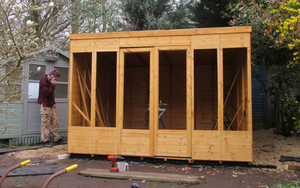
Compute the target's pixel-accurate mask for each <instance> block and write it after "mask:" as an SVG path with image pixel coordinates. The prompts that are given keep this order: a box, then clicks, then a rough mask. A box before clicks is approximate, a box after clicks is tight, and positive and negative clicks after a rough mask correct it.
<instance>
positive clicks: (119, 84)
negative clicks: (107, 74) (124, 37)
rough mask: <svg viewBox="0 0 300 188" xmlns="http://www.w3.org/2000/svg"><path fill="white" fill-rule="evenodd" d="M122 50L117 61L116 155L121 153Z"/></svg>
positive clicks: (122, 105) (122, 104)
mask: <svg viewBox="0 0 300 188" xmlns="http://www.w3.org/2000/svg"><path fill="white" fill-rule="evenodd" d="M124 52H125V51H124V50H122V49H121V50H120V51H119V53H118V62H117V105H116V106H117V108H116V109H117V110H116V125H117V129H118V134H117V135H118V137H117V138H118V155H121V150H122V137H121V132H122V129H123V111H124V63H125V62H124V61H125V54H124Z"/></svg>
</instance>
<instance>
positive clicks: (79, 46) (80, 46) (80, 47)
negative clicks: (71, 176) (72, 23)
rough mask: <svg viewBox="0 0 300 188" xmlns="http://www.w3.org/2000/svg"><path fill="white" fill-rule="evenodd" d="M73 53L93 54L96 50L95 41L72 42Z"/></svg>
mask: <svg viewBox="0 0 300 188" xmlns="http://www.w3.org/2000/svg"><path fill="white" fill-rule="evenodd" d="M70 48H71V49H72V51H71V52H74V53H75V52H92V51H93V50H94V49H95V40H72V41H70Z"/></svg>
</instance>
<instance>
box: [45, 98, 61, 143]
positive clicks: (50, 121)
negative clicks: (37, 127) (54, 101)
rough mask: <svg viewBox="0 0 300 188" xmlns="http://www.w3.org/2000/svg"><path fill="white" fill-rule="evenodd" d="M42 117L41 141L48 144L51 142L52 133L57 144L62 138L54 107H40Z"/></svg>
mask: <svg viewBox="0 0 300 188" xmlns="http://www.w3.org/2000/svg"><path fill="white" fill-rule="evenodd" d="M40 115H41V141H42V142H47V141H48V140H49V138H48V137H49V133H50V131H51V132H52V134H53V141H54V142H56V141H57V140H59V139H60V138H61V136H60V135H59V134H58V126H59V124H58V120H57V115H56V112H55V109H54V107H44V106H43V104H41V105H40Z"/></svg>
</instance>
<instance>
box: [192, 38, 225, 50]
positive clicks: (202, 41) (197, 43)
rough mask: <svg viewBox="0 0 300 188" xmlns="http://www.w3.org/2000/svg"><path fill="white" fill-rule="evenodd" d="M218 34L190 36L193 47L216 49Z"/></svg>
mask: <svg viewBox="0 0 300 188" xmlns="http://www.w3.org/2000/svg"><path fill="white" fill-rule="evenodd" d="M219 43H220V41H219V35H199V36H191V46H192V48H193V49H216V48H218V47H219Z"/></svg>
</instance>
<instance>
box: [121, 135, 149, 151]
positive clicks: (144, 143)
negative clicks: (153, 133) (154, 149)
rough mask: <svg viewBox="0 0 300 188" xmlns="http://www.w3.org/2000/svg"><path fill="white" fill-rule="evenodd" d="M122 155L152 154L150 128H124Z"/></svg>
mask: <svg viewBox="0 0 300 188" xmlns="http://www.w3.org/2000/svg"><path fill="white" fill-rule="evenodd" d="M121 135H122V139H121V140H122V141H121V145H122V146H121V147H122V148H121V155H127V156H150V148H149V138H150V135H149V131H148V130H122V133H121Z"/></svg>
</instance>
